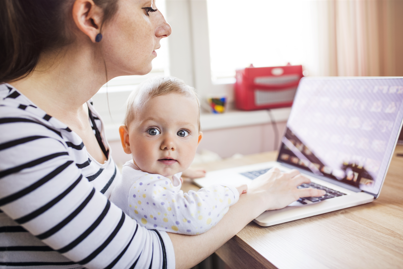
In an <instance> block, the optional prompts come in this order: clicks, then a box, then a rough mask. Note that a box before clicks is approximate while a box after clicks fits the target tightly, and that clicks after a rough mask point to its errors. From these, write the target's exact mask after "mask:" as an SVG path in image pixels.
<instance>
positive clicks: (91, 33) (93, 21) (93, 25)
mask: <svg viewBox="0 0 403 269" xmlns="http://www.w3.org/2000/svg"><path fill="white" fill-rule="evenodd" d="M103 14H104V12H103V10H102V9H101V8H100V7H98V6H97V5H95V3H94V2H93V1H92V0H76V1H75V2H74V5H73V20H74V23H75V24H76V26H77V28H78V29H80V31H81V32H83V33H84V34H85V35H86V36H88V37H89V38H90V39H91V41H92V42H94V43H95V42H96V41H95V38H96V36H97V34H99V33H100V30H101V24H102V19H103Z"/></svg>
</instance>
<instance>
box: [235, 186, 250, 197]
mask: <svg viewBox="0 0 403 269" xmlns="http://www.w3.org/2000/svg"><path fill="white" fill-rule="evenodd" d="M236 189H237V190H238V192H239V196H241V194H245V193H247V192H248V185H246V184H244V185H241V186H239V187H237V188H236Z"/></svg>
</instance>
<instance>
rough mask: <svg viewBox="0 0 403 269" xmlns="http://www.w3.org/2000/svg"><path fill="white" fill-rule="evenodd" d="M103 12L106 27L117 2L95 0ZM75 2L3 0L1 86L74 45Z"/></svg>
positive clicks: (0, 12) (0, 15) (0, 10)
mask: <svg viewBox="0 0 403 269" xmlns="http://www.w3.org/2000/svg"><path fill="white" fill-rule="evenodd" d="M93 1H94V3H95V4H96V5H97V6H99V7H101V8H102V9H103V10H104V17H103V23H105V22H106V21H108V20H110V19H111V18H112V17H113V15H114V14H115V13H116V11H117V1H118V0H93ZM73 4H74V0H0V83H2V82H11V81H14V80H17V79H20V78H23V77H25V76H27V75H29V73H30V72H32V70H33V69H34V68H35V66H36V65H37V63H38V59H39V56H40V55H41V53H42V52H44V51H48V50H51V49H58V48H61V47H63V46H66V45H68V44H70V43H71V42H73V41H74V34H73V30H72V26H73V19H72V17H71V14H72V13H71V12H72V7H73Z"/></svg>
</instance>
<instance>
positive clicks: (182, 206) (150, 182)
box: [111, 161, 239, 235]
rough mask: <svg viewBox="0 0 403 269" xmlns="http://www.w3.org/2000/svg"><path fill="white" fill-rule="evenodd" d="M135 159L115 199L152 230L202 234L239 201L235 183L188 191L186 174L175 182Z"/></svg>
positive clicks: (112, 199) (113, 196)
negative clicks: (142, 166) (142, 167)
mask: <svg viewBox="0 0 403 269" xmlns="http://www.w3.org/2000/svg"><path fill="white" fill-rule="evenodd" d="M135 167H136V166H135V165H134V164H133V161H129V162H127V163H126V164H125V165H124V166H123V169H122V182H120V183H119V184H117V186H116V188H115V189H114V191H113V193H112V196H111V201H112V202H113V203H114V204H116V205H117V206H119V207H120V208H121V209H122V210H123V211H124V212H125V213H126V214H127V215H129V216H130V217H132V218H133V219H135V220H137V222H138V223H140V224H141V225H143V226H144V227H146V228H148V229H157V230H162V231H166V232H172V233H180V234H190V235H194V234H200V233H204V232H206V231H208V230H209V229H210V228H211V227H213V226H214V225H215V224H217V223H218V222H219V221H220V220H221V218H222V217H223V216H224V214H225V213H227V211H228V208H229V207H230V206H231V205H233V204H235V203H236V202H237V201H238V200H239V192H238V190H237V189H236V188H235V187H232V186H228V187H226V186H221V185H216V186H211V187H208V188H202V189H200V190H198V191H189V192H188V193H184V192H183V191H182V190H181V186H182V181H181V179H180V177H181V174H182V173H178V174H175V175H174V176H173V177H172V178H173V182H172V181H171V180H170V179H169V178H166V177H164V176H161V175H157V174H149V173H146V172H143V171H141V170H136V169H135Z"/></svg>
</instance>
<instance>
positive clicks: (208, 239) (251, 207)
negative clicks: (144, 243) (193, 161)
mask: <svg viewBox="0 0 403 269" xmlns="http://www.w3.org/2000/svg"><path fill="white" fill-rule="evenodd" d="M308 182H310V180H309V179H308V178H306V177H303V176H301V175H300V174H299V172H297V171H292V172H289V173H285V174H282V173H280V171H279V170H278V169H273V170H272V171H270V172H269V173H266V174H265V175H262V176H260V177H259V178H257V179H255V180H254V182H253V185H252V186H250V189H249V190H248V193H247V194H245V195H242V196H241V197H240V199H239V201H238V203H236V204H235V205H233V206H231V207H230V209H229V211H228V213H227V214H226V215H225V216H224V217H223V218H222V220H221V221H220V222H219V223H218V224H217V225H216V226H215V227H213V228H212V229H211V230H209V231H208V232H206V233H204V234H201V235H197V236H184V235H178V234H169V236H170V238H171V240H172V244H173V246H174V250H175V260H176V268H190V267H192V266H194V265H196V264H197V263H199V262H200V261H202V260H204V259H205V258H206V257H208V256H209V255H211V254H212V253H213V252H214V251H216V250H217V249H218V248H219V247H220V246H222V245H223V244H224V243H225V242H227V241H228V240H229V239H231V238H232V237H233V236H234V235H236V234H237V233H238V232H239V231H240V230H242V228H243V227H245V226H246V225H247V224H248V223H249V222H250V221H252V220H253V219H255V218H256V217H257V216H259V215H260V214H262V213H263V212H264V211H266V210H272V209H279V208H282V207H285V206H287V205H289V204H290V203H291V202H293V201H295V200H297V199H299V198H300V197H307V196H322V195H323V194H324V193H323V191H319V190H316V189H297V186H299V185H301V184H302V183H308ZM195 246H197V247H195Z"/></svg>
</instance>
